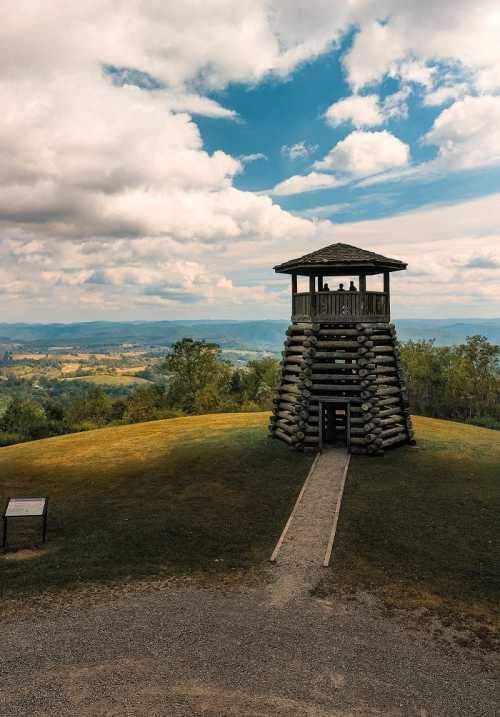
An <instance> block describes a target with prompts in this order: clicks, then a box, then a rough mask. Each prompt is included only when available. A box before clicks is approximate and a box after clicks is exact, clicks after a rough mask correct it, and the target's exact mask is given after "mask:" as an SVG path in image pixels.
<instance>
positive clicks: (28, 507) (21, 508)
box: [2, 496, 49, 548]
mask: <svg viewBox="0 0 500 717" xmlns="http://www.w3.org/2000/svg"><path fill="white" fill-rule="evenodd" d="M48 502H49V499H48V498H47V496H43V497H39V498H9V499H8V501H7V505H6V506H5V510H4V512H3V516H2V517H3V543H2V545H3V547H4V548H5V546H6V545H7V525H8V519H9V518H29V517H37V516H40V517H42V518H43V529H42V542H45V537H46V535H47V508H48Z"/></svg>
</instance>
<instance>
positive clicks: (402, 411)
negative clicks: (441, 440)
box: [269, 322, 415, 455]
mask: <svg viewBox="0 0 500 717" xmlns="http://www.w3.org/2000/svg"><path fill="white" fill-rule="evenodd" d="M269 430H270V433H271V435H272V436H273V437H275V438H278V439H280V440H282V441H285V442H286V443H287V444H288V445H289V446H290V447H291V448H294V449H296V450H321V449H322V448H324V447H326V446H327V445H329V444H339V445H340V444H341V443H343V444H345V445H346V446H347V448H348V450H350V452H351V453H367V454H371V455H383V454H384V450H385V449H387V448H392V447H393V446H398V445H402V444H404V443H410V444H414V443H415V440H414V433H413V428H412V423H411V418H410V413H409V410H408V397H407V392H406V386H405V379H404V375H403V370H402V367H401V361H400V351H399V346H398V341H397V337H396V330H395V327H394V325H393V324H390V323H388V322H382V323H375V322H366V323H345V324H339V323H330V324H328V323H320V324H315V323H310V322H305V323H298V322H294V323H292V324H291V325H290V326H289V327H288V329H287V338H286V341H285V348H284V351H283V360H282V362H281V380H280V385H279V388H278V390H277V392H276V396H275V398H274V407H273V414H272V416H271V420H270V426H269Z"/></svg>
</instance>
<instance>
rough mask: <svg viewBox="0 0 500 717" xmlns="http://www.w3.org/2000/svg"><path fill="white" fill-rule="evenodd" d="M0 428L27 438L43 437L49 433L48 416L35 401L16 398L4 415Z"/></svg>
mask: <svg viewBox="0 0 500 717" xmlns="http://www.w3.org/2000/svg"><path fill="white" fill-rule="evenodd" d="M0 428H1V430H2V431H5V432H6V433H17V434H19V435H20V436H21V437H22V438H23V439H25V440H26V439H27V440H30V439H31V440H32V439H36V438H43V437H44V436H45V435H46V433H47V417H46V415H45V411H44V410H43V408H42V406H40V404H38V403H36V402H35V401H30V400H27V399H21V398H14V399H13V400H12V401H11V403H10V404H9V406H8V407H7V410H6V411H5V413H4V415H3V416H2V419H1V421H0Z"/></svg>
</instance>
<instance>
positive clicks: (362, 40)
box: [0, 0, 500, 320]
mask: <svg viewBox="0 0 500 717" xmlns="http://www.w3.org/2000/svg"><path fill="white" fill-rule="evenodd" d="M478 3H479V4H478ZM478 3H474V4H472V3H470V2H469V0H455V1H454V2H453V3H451V0H443V2H440V3H435V2H431V0H422V2H420V3H418V4H415V3H414V2H410V0H403V1H402V2H399V1H398V2H396V0H380V1H378V2H377V3H365V2H363V3H352V2H347V1H344V2H339V3H337V4H336V6H335V12H332V8H331V3H330V2H325V0H307V1H306V0H296V2H294V3H290V2H289V1H288V0H241V2H238V3H234V2H233V3H230V2H228V1H226V0H207V1H206V2H204V3H200V2H199V0H185V2H183V3H180V4H179V3H177V4H175V3H168V2H167V3H158V2H157V0H143V1H142V2H140V3H137V2H133V1H130V2H127V1H126V2H121V3H119V4H118V5H117V3H116V2H113V0H99V2H96V0H81V2H78V3H68V2H65V1H64V0H52V1H51V2H50V3H47V2H43V1H42V0H31V1H30V3H29V4H28V5H26V7H25V6H24V5H23V6H22V8H21V6H20V5H19V4H17V5H16V4H13V3H10V4H9V3H8V4H7V5H6V7H5V8H3V12H2V23H1V24H0V103H1V105H2V108H3V111H2V113H1V114H0V154H1V156H2V162H1V165H0V189H1V191H0V222H1V227H0V229H1V234H0V236H1V237H2V239H1V241H2V245H1V249H2V267H1V270H0V291H2V293H3V294H5V295H7V296H9V297H15V298H16V299H19V303H18V309H17V310H18V311H19V312H20V313H19V314H18V318H23V314H22V312H23V311H28V309H29V310H30V311H39V314H38V318H39V320H43V319H44V318H45V317H46V316H47V310H48V307H49V308H50V307H64V306H65V307H67V314H66V318H71V316H72V313H71V312H74V311H79V307H80V306H83V305H87V306H89V307H90V308H89V311H92V312H96V311H101V312H106V311H108V310H109V311H120V310H121V311H123V314H122V315H123V316H130V315H131V311H133V306H132V305H136V306H140V305H144V306H145V307H146V308H145V309H144V312H145V315H149V314H148V311H149V308H150V307H151V306H153V307H154V306H156V305H158V307H159V309H158V311H160V310H162V309H163V306H164V304H165V302H167V304H166V305H167V306H169V305H172V302H178V304H179V305H183V302H184V301H185V300H200V301H201V300H206V301H207V302H212V303H211V306H217V302H219V307H222V309H221V312H222V313H223V308H224V305H225V302H226V300H227V301H228V302H231V301H233V300H234V301H236V300H238V301H240V300H242V297H250V296H252V292H253V291H254V290H255V292H256V295H258V296H259V297H260V298H259V300H263V301H264V300H265V298H264V297H265V293H263V292H264V289H262V288H258V287H260V286H261V285H260V284H259V283H258V282H255V283H254V284H252V285H250V284H249V285H248V286H239V285H237V282H236V281H235V280H234V279H233V278H232V277H231V276H228V275H227V274H228V272H227V270H226V268H225V267H227V259H228V256H235V257H240V258H241V261H260V262H262V261H263V259H262V257H266V266H267V263H268V262H267V260H268V258H269V256H270V253H272V251H276V247H279V251H282V252H284V254H285V258H286V255H287V254H289V252H290V253H291V250H289V247H291V246H295V245H296V246H297V247H298V248H299V251H301V253H303V249H304V245H305V244H308V243H314V242H315V241H321V242H322V243H327V241H329V240H330V239H331V236H330V232H332V225H331V224H330V223H328V222H318V223H317V224H316V225H314V224H313V223H312V222H310V221H307V220H306V219H304V218H301V217H298V216H292V215H290V214H289V213H287V212H284V211H283V210H281V209H280V208H279V207H278V206H275V205H273V203H272V201H271V200H270V199H269V197H266V196H262V195H255V194H251V193H246V192H242V191H238V190H236V189H235V188H234V186H233V181H234V178H235V176H236V175H237V174H238V173H239V172H241V171H242V165H243V162H244V161H249V159H248V157H247V158H246V159H240V160H238V159H237V158H234V157H231V156H229V155H228V154H227V153H225V152H220V151H219V152H213V153H209V152H207V151H206V150H205V148H204V146H203V141H202V137H201V135H200V132H199V130H198V127H197V125H196V123H195V122H194V121H193V119H192V117H191V115H198V114H203V115H206V116H210V117H213V118H217V119H221V120H232V119H237V117H236V114H235V112H234V110H233V109H232V108H231V107H224V106H222V105H221V104H219V103H217V102H215V101H214V100H212V99H211V97H209V96H208V95H209V92H210V90H212V89H214V88H217V89H223V88H224V87H226V86H227V84H228V83H230V82H242V83H247V84H252V83H256V82H258V81H260V80H262V79H263V78H264V77H266V76H267V75H269V74H271V73H274V74H278V75H280V76H286V75H287V74H288V73H290V72H291V71H292V70H293V69H294V68H295V67H297V66H298V65H299V64H300V63H302V62H305V61H307V60H308V59H310V58H313V57H316V56H317V55H319V54H320V53H322V52H325V51H326V50H327V49H330V48H331V47H332V45H333V44H334V43H335V42H338V41H339V40H340V39H341V38H342V36H343V34H344V33H345V32H346V31H347V30H348V29H349V28H352V27H357V28H359V32H357V34H356V36H355V41H354V44H353V48H352V50H351V51H350V52H349V55H348V57H347V59H346V67H347V68H348V72H349V79H350V81H351V83H352V86H353V87H355V88H359V87H362V86H364V85H365V84H366V83H369V82H372V81H377V80H378V79H380V78H382V77H383V76H384V75H385V74H391V73H392V74H393V75H394V76H397V77H398V78H400V79H401V81H402V82H403V83H410V82H411V83H413V84H415V83H418V84H420V86H421V87H425V88H426V89H427V91H428V90H429V89H430V87H429V85H430V82H431V81H433V82H434V83H435V84H436V76H437V75H439V77H438V80H439V81H441V80H440V79H439V78H440V77H441V74H440V73H439V67H438V69H437V70H436V71H435V72H434V69H435V66H436V63H437V64H439V62H440V61H443V62H445V63H447V64H453V63H462V65H461V67H463V70H464V73H468V74H470V76H471V77H472V79H473V81H474V82H475V83H476V88H479V89H480V90H482V91H483V92H484V91H486V90H489V89H491V88H494V87H499V86H500V76H499V69H498V68H499V67H500V62H499V52H500V50H499V45H498V35H499V22H500V17H499V12H498V8H497V4H496V3H494V2H493V0H489V1H488V2H486V0H478ZM380 18H384V20H385V24H384V25H383V26H382V25H381V24H380V23H379V22H378V21H379V20H380ZM436 27H439V28H440V30H439V32H436V31H435V28H436ZM61 28H62V30H61ZM106 67H108V69H109V67H113V68H115V69H116V70H117V72H122V74H123V77H126V76H127V77H128V80H127V82H128V84H126V85H125V86H122V87H120V86H117V85H116V84H113V82H112V77H111V76H110V74H109V72H108V73H106V71H105V68H106ZM127 73H128V75H127ZM134 73H139V74H140V73H142V74H143V77H144V78H150V79H151V82H150V83H149V85H148V82H146V81H145V82H144V86H145V87H146V88H147V87H149V89H140V88H139V87H137V86H134V83H135V84H137V82H136V79H137V78H136V79H134ZM131 83H132V84H131ZM436 88H437V90H439V83H438V84H437V85H436ZM397 94H398V93H395V95H394V96H393V98H392V100H391V101H390V102H389V100H386V102H384V103H383V104H381V103H380V102H379V106H380V112H381V113H382V114H384V117H385V116H387V115H386V113H387V112H396V113H397V112H402V111H404V99H402V98H401V97H398V98H397ZM475 99H478V100H479V99H481V100H483V103H484V104H483V105H481V106H480V105H477V104H468V105H467V106H466V110H467V112H466V114H467V116H462V113H461V111H459V110H460V108H459V107H457V106H455V105H453V107H450V108H449V111H451V110H453V112H452V113H451V114H449V115H447V116H443V115H441V116H440V118H441V119H440V121H436V124H435V126H434V127H433V129H432V130H431V132H430V133H429V134H428V137H427V140H428V141H432V142H436V143H437V145H436V146H437V147H438V150H439V157H440V162H441V165H440V166H443V167H444V166H450V167H459V166H479V165H478V163H481V162H485V161H486V162H487V161H491V157H492V156H493V157H496V154H495V153H496V149H495V148H496V147H497V144H496V141H497V140H496V139H495V135H494V132H495V123H496V126H498V116H497V114H496V104H495V103H494V102H493V100H492V98H490V99H488V100H485V99H484V98H475ZM493 99H494V98H493ZM464 101H465V100H464ZM467 101H468V100H467ZM390 103H392V104H390ZM478 108H479V109H478ZM447 111H448V110H447ZM393 116H394V115H393ZM489 116H490V117H491V119H489ZM472 120H474V122H475V123H476V126H477V131H476V129H474V126H473V125H474V122H473V121H472ZM360 135H361V136H360ZM367 135H377V136H378V138H376V139H373V137H372V138H371V139H367V137H366V136H367ZM391 138H392V139H391ZM486 138H489V139H486ZM298 144H299V145H300V144H301V143H298ZM487 144H489V148H487V147H486V145H487ZM304 147H305V148H306V149H308V151H309V152H310V149H309V148H308V146H307V145H306V144H304ZM491 147H492V148H493V151H491ZM460 152H462V153H465V154H466V155H467V159H466V160H463V159H462V160H461V159H459V154H460ZM407 159H408V148H407V147H406V146H405V145H404V144H403V143H401V142H400V141H399V140H397V139H396V138H395V137H393V136H392V135H390V134H389V133H383V132H379V133H353V134H352V135H350V136H349V137H348V138H346V139H345V140H343V143H339V144H338V145H337V147H335V148H334V150H333V151H332V153H330V155H328V157H327V158H326V159H325V160H323V161H324V162H326V164H329V165H331V166H328V168H329V169H336V170H337V171H339V172H343V173H345V175H346V176H347V177H351V178H352V177H355V176H361V175H362V174H363V173H365V172H368V173H370V172H379V171H383V169H385V168H387V167H394V166H397V167H403V168H405V166H406V162H407ZM495 161H496V159H495ZM334 165H335V166H334ZM435 166H436V165H435ZM406 171H408V170H406ZM344 181H346V179H345V178H343V179H339V178H338V177H337V178H336V177H334V176H332V175H327V174H324V173H322V172H316V171H314V172H311V173H310V174H308V175H305V176H302V177H299V176H296V177H291V178H290V179H288V180H285V182H282V183H281V185H278V187H276V188H275V193H276V194H277V195H280V194H281V195H284V194H286V193H289V192H290V190H292V192H298V191H306V190H308V191H312V190H313V189H318V188H324V187H332V186H338V185H339V184H341V183H342V182H344ZM327 235H328V236H327ZM284 238H285V239H284ZM254 248H256V249H255V250H256V251H258V252H259V253H258V255H257V256H256V257H255V256H249V253H251V252H253V250H254ZM188 262H193V263H194V264H196V266H199V267H200V268H199V273H198V274H197V275H196V279H192V278H190V277H191V274H190V273H189V272H190V271H192V267H189V270H188ZM234 266H235V264H234V263H231V269H233V268H234ZM158 267H161V270H162V271H163V272H164V274H165V276H166V275H167V274H168V272H169V271H171V272H172V276H173V279H172V282H173V283H172V285H170V284H169V283H168V279H165V281H163V280H160V279H158V277H157V276H156V274H155V272H156V270H157V269H158ZM118 269H120V270H123V273H122V274H119V273H117V270H118ZM41 272H44V275H43V276H42V274H41ZM50 272H53V273H52V274H51V273H50ZM149 272H150V273H149ZM148 276H151V277H152V278H151V279H149V278H148ZM43 277H45V279H44V278H43ZM155 277H156V278H155ZM204 277H205V278H204ZM111 278H113V281H111ZM91 279H92V280H91ZM99 281H100V282H102V283H99ZM106 282H107V283H106ZM120 282H121V283H120ZM162 282H163V283H162ZM68 285H69V286H71V287H72V291H71V292H68V291H67V286H68ZM65 287H66V288H65ZM146 290H147V293H145V291H146ZM155 291H156V292H157V293H156V294H155V293H154V292H155ZM191 295H192V296H191ZM203 297H205V299H203ZM23 301H25V302H27V303H24V304H23V303H22V302H23ZM7 305H8V306H9V307H13V302H9V303H8V304H7ZM61 310H62V309H61ZM249 311H251V308H250V309H249ZM285 313H286V312H285Z"/></svg>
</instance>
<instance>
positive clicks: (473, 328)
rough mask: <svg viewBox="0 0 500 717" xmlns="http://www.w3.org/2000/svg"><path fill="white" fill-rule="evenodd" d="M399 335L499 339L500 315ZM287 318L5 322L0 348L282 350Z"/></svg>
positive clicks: (420, 325)
mask: <svg viewBox="0 0 500 717" xmlns="http://www.w3.org/2000/svg"><path fill="white" fill-rule="evenodd" d="M395 323H396V327H397V329H398V335H399V338H400V339H401V340H402V341H407V340H409V339H435V340H436V343H437V344H439V345H450V344H456V343H461V342H464V341H465V340H466V338H467V336H473V335H474V334H481V335H483V336H486V338H487V339H488V340H489V341H491V342H492V343H500V319H396V321H395ZM288 324H289V322H288V321H285V320H283V321H265V320H264V321H222V320H221V321H123V322H114V321H94V322H86V323H74V324H6V323H3V324H0V347H1V346H4V348H7V347H9V346H11V345H16V346H18V347H24V348H25V349H26V350H29V349H33V350H38V351H39V350H45V351H46V350H47V349H48V348H50V347H54V346H55V347H59V348H63V347H67V348H68V347H69V348H71V349H79V350H83V349H89V350H96V349H99V348H112V347H116V346H119V345H123V344H133V345H137V346H169V345H171V344H172V343H174V342H175V341H178V340H180V339H182V338H184V337H191V338H195V339H204V340H206V341H213V342H215V343H218V344H220V346H222V347H223V348H226V349H243V350H258V351H273V352H279V351H281V349H282V346H283V339H284V335H285V331H286V327H287V326H288Z"/></svg>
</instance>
